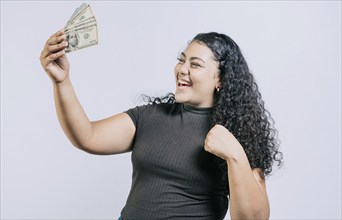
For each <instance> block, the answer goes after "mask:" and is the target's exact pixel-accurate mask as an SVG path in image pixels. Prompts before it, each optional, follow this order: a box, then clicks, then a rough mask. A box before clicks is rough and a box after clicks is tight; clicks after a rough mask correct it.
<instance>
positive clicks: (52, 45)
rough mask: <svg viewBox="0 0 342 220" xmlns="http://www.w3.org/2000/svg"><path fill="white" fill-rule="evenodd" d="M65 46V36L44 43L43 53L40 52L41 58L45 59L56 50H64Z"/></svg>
mask: <svg viewBox="0 0 342 220" xmlns="http://www.w3.org/2000/svg"><path fill="white" fill-rule="evenodd" d="M49 41H50V42H49ZM67 45H68V44H67V42H66V40H65V35H61V36H59V37H55V39H53V38H51V39H49V40H48V41H47V42H46V44H45V46H44V48H43V51H42V52H41V57H42V58H45V57H47V56H49V55H50V54H52V53H54V52H56V51H58V50H61V49H64V48H65V47H66V46H67Z"/></svg>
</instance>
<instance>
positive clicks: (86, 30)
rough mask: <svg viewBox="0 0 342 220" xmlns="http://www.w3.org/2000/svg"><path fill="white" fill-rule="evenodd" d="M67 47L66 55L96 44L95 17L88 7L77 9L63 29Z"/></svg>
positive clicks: (86, 5)
mask: <svg viewBox="0 0 342 220" xmlns="http://www.w3.org/2000/svg"><path fill="white" fill-rule="evenodd" d="M64 31H65V35H66V40H67V42H68V47H67V48H66V49H65V51H66V52H67V53H69V52H72V51H75V50H79V49H82V48H86V47H90V46H93V45H96V44H98V31H97V22H96V19H95V16H94V14H93V12H92V10H91V8H90V5H88V4H85V3H83V4H82V5H81V6H80V7H78V8H77V9H76V10H75V11H74V13H73V15H72V16H71V18H70V19H69V21H68V22H67V24H66V25H65V27H64Z"/></svg>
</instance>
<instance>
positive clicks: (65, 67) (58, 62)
mask: <svg viewBox="0 0 342 220" xmlns="http://www.w3.org/2000/svg"><path fill="white" fill-rule="evenodd" d="M67 45H68V43H67V41H66V37H65V35H64V31H63V30H61V31H58V32H56V33H55V34H53V35H52V36H51V37H49V39H48V40H47V41H46V43H45V45H44V48H43V51H42V52H41V55H40V63H41V65H42V67H43V69H44V70H45V72H46V73H47V74H48V75H49V77H50V78H51V80H52V81H53V82H54V83H61V82H63V81H64V80H65V79H67V78H68V77H69V69H70V64H69V61H68V58H67V56H66V55H65V48H66V47H67Z"/></svg>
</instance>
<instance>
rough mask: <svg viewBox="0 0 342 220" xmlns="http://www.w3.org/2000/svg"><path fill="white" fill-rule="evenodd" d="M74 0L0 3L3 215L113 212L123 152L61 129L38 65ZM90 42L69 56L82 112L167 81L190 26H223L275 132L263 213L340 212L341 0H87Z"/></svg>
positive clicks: (120, 202)
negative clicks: (93, 36) (276, 149)
mask: <svg viewBox="0 0 342 220" xmlns="http://www.w3.org/2000/svg"><path fill="white" fill-rule="evenodd" d="M81 3H82V2H81V1H65V2H63V1H56V2H52V1H1V218H2V219H115V218H117V216H118V215H119V214H120V211H121V209H122V207H123V206H124V204H125V201H126V198H127V195H128V192H129V189H130V184H131V164H130V154H124V155H116V156H95V155H90V154H87V153H84V152H82V151H79V150H78V149H76V148H74V147H72V145H71V144H70V143H69V141H68V140H67V138H66V136H65V135H64V134H63V132H62V129H61V128H60V126H59V124H58V121H57V117H56V114H55V109H54V102H53V94H52V85H51V82H50V79H49V78H48V77H47V76H46V74H45V73H44V71H43V70H42V68H41V67H40V62H39V55H40V52H41V50H42V47H43V45H44V43H45V41H46V40H47V38H48V37H49V36H50V35H51V34H53V33H54V32H56V31H57V30H59V29H60V28H62V27H63V26H64V24H65V23H66V22H67V20H68V19H69V17H70V16H71V14H72V13H73V11H74V9H76V8H77V7H78V6H79V5H81ZM89 3H90V4H91V7H92V9H93V12H94V14H95V16H96V18H97V22H98V26H99V45H97V46H94V47H91V48H86V49H83V50H80V51H77V52H73V53H71V54H69V55H68V57H69V60H70V62H71V78H72V80H73V83H74V87H75V89H76V92H77V95H78V97H79V100H80V101H81V103H82V105H83V107H84V109H85V111H86V112H87V114H88V116H89V118H90V119H91V120H96V119H101V118H104V117H108V116H111V115H113V114H116V113H119V112H122V111H125V110H126V109H128V108H131V107H134V106H136V105H138V104H140V102H139V100H138V97H139V95H140V94H142V93H146V94H149V95H158V94H159V95H162V94H164V93H165V92H168V91H170V92H173V91H174V79H173V67H174V65H175V63H176V62H177V61H176V58H177V55H178V53H179V52H180V51H182V50H183V49H184V48H185V46H186V44H187V42H188V41H189V40H191V39H192V38H193V37H194V36H195V35H196V34H197V33H199V32H209V31H217V32H221V33H225V34H227V35H229V36H231V37H232V38H233V39H234V40H235V41H236V42H237V43H238V44H239V46H240V47H241V49H242V51H243V53H244V55H245V57H246V59H247V62H248V63H249V65H250V69H251V71H252V72H253V74H254V75H255V78H256V80H257V83H258V85H259V87H260V90H261V93H262V95H263V97H264V100H265V103H266V108H267V109H268V110H269V111H270V112H271V114H272V116H273V118H274V119H275V121H276V128H277V129H278V130H279V137H280V139H281V141H282V144H281V151H282V152H283V153H284V160H285V165H284V167H283V168H282V169H281V170H278V171H275V173H274V175H273V176H271V177H270V178H268V180H267V186H268V195H269V199H270V202H271V219H340V218H341V1H311V2H310V1H263V2H252V1H243V2H233V1H231V2H223V1H220V2H205V1H201V2H195V1H188V2H179V1H169V2H157V1H150V2H135V1H130V2H123V1H122V2H120V1H117V2H110V1H94V2H89Z"/></svg>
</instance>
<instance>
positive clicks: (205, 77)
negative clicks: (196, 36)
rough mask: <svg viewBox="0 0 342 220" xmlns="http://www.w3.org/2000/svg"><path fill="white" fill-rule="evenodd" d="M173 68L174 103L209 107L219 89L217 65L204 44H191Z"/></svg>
mask: <svg viewBox="0 0 342 220" xmlns="http://www.w3.org/2000/svg"><path fill="white" fill-rule="evenodd" d="M178 60H179V62H178V63H177V65H176V66H175V70H174V73H175V78H176V92H175V96H176V101H177V102H179V103H186V104H189V105H192V106H195V107H211V106H213V104H214V93H215V90H216V88H217V87H220V79H219V69H218V67H219V64H218V62H217V61H215V60H214V54H213V53H212V52H211V50H210V49H209V48H208V47H207V46H205V45H204V44H201V43H198V42H192V43H191V44H190V45H189V46H188V47H187V48H186V50H185V51H184V52H182V53H181V54H180V55H179V57H178Z"/></svg>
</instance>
